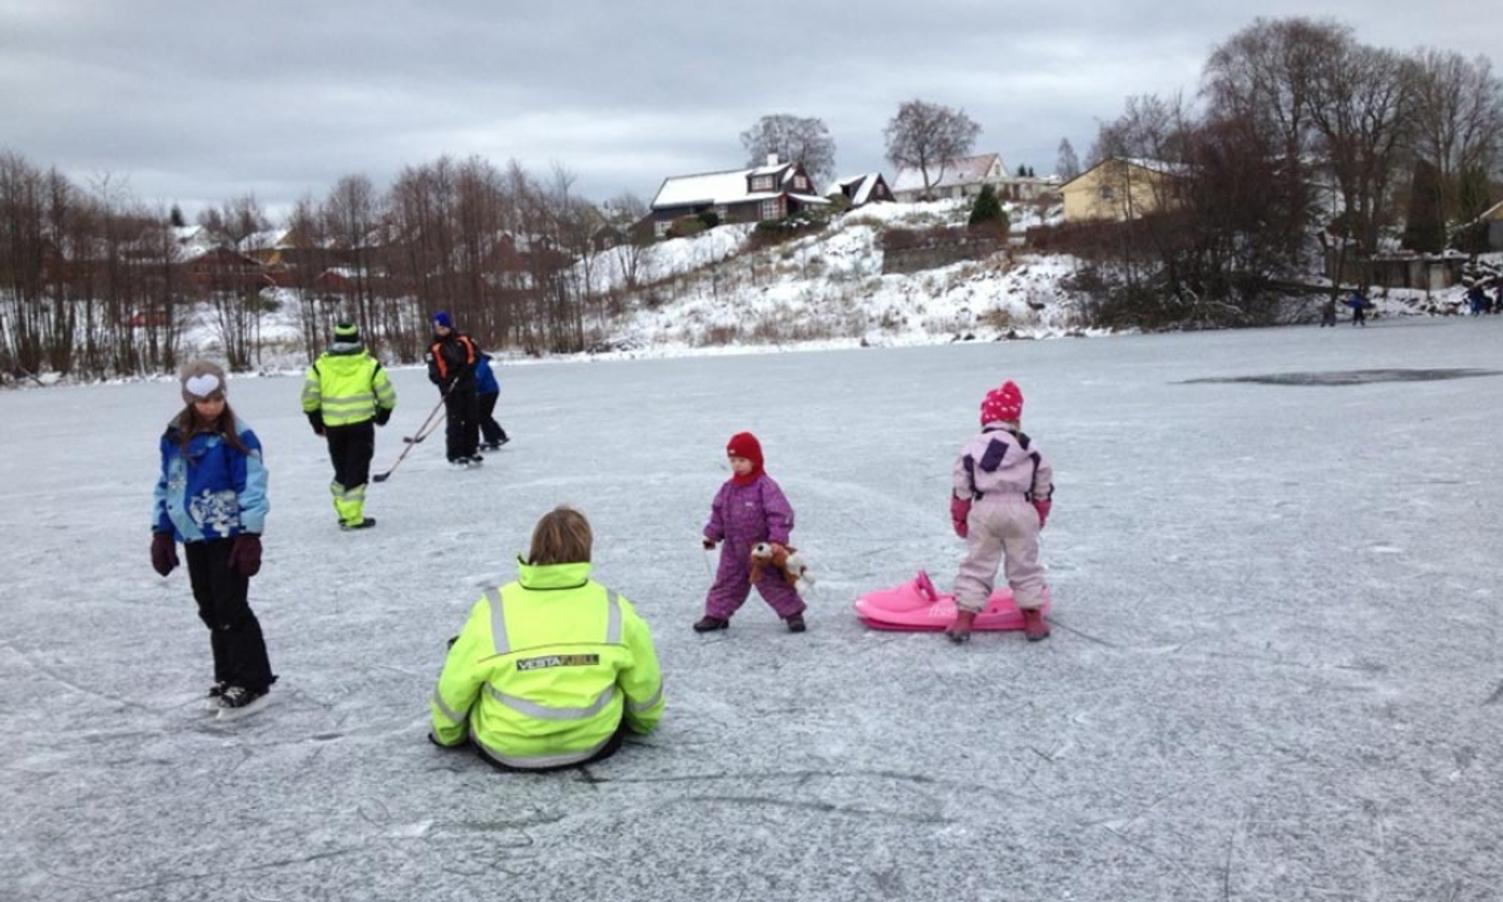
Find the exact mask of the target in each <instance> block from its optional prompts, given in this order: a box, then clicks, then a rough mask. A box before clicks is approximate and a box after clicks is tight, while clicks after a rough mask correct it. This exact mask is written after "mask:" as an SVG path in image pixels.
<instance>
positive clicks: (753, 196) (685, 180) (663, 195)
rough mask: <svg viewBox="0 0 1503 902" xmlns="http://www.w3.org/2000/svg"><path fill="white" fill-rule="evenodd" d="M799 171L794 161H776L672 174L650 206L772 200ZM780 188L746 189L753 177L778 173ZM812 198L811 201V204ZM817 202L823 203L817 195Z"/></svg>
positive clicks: (657, 208)
mask: <svg viewBox="0 0 1503 902" xmlns="http://www.w3.org/2000/svg"><path fill="white" fill-rule="evenodd" d="M797 171H798V170H797V169H796V167H795V165H794V164H793V163H777V164H773V165H766V166H757V167H753V168H749V169H728V170H725V171H724V172H704V173H700V174H698V175H675V176H670V177H668V178H666V179H663V184H662V187H660V188H658V193H657V196H656V197H654V198H653V199H652V208H653V209H654V210H661V209H663V208H665V207H686V206H690V205H693V204H711V205H718V204H744V203H746V202H748V201H758V200H772V199H773V198H775V197H781V196H782V195H783V192H784V191H786V190H787V187H788V186H789V185H790V184H792V182H793V177H794V175H795V173H796V172H797ZM779 173H782V178H781V179H780V180H779V190H777V191H771V192H768V191H759V192H756V193H751V192H749V191H748V190H747V185H748V184H750V182H749V181H748V179H750V178H751V177H752V176H760V175H774V176H775V175H778V174H779ZM814 202H815V201H810V203H814ZM818 202H823V198H819V199H818Z"/></svg>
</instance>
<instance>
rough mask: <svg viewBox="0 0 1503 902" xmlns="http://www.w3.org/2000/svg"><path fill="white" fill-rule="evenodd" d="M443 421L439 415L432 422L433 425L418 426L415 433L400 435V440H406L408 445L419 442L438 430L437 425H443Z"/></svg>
mask: <svg viewBox="0 0 1503 902" xmlns="http://www.w3.org/2000/svg"><path fill="white" fill-rule="evenodd" d="M444 416H448V414H447V412H446V413H445V414H444ZM443 422H444V417H439V418H438V419H437V420H436V421H435V422H434V423H433V425H432V426H428V428H427V429H423V428H422V427H419V428H418V432H417V434H416V435H404V436H402V441H404V442H406V443H407V444H409V445H416V444H418V443H419V442H421V441H422V440H423V439H425V438H427V437H428V436H430V435H432V434H433V433H435V432H437V431H438V427H439V426H441V425H443ZM424 425H427V424H426V423H425V424H424Z"/></svg>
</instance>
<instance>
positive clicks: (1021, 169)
mask: <svg viewBox="0 0 1503 902" xmlns="http://www.w3.org/2000/svg"><path fill="white" fill-rule="evenodd" d="M1027 174H1028V167H1027V166H1024V165H1023V164H1022V163H1019V164H1018V178H1022V177H1023V176H1025V175H1027Z"/></svg>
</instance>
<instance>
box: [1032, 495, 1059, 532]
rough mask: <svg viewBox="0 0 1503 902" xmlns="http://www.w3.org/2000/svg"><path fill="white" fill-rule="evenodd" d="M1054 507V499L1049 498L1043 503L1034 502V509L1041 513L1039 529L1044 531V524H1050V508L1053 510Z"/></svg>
mask: <svg viewBox="0 0 1503 902" xmlns="http://www.w3.org/2000/svg"><path fill="white" fill-rule="evenodd" d="M1053 506H1054V501H1053V500H1052V499H1049V498H1045V499H1044V500H1043V501H1035V502H1033V509H1034V510H1036V511H1038V512H1039V529H1043V528H1044V524H1045V523H1046V522H1048V520H1049V508H1051V507H1053Z"/></svg>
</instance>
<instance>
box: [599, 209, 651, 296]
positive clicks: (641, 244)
mask: <svg viewBox="0 0 1503 902" xmlns="http://www.w3.org/2000/svg"><path fill="white" fill-rule="evenodd" d="M601 213H602V214H603V215H604V216H605V221H606V222H607V223H608V224H610V225H611V226H612V227H613V228H614V229H616V231H618V232H620V233H621V234H620V238H619V239H618V240H617V242H616V243H615V245H614V246H612V247H611V254H612V256H613V257H614V258H615V262H616V271H617V272H618V273H619V274H620V276H621V284H619V285H613V286H612V287H613V288H625V289H627V290H630V289H633V288H636V287H637V273H638V270H640V269H641V264H642V250H643V248H645V247H646V246H647V245H648V244H649V243H650V242H651V240H652V233H651V232H650V231H647V232H646V234H645V235H644V234H643V231H644V230H643V229H642V228H641V227H640V226H639V225H638V223H640V222H641V221H642V219H643V218H644V217H645V216H647V202H646V201H644V200H642V198H640V197H638V196H636V195H635V194H633V193H631V192H630V191H626V192H623V193H621V194H618V195H616V196H615V197H613V198H611V199H610V200H608V201H606V202H605V205H604V207H602V208H601Z"/></svg>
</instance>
